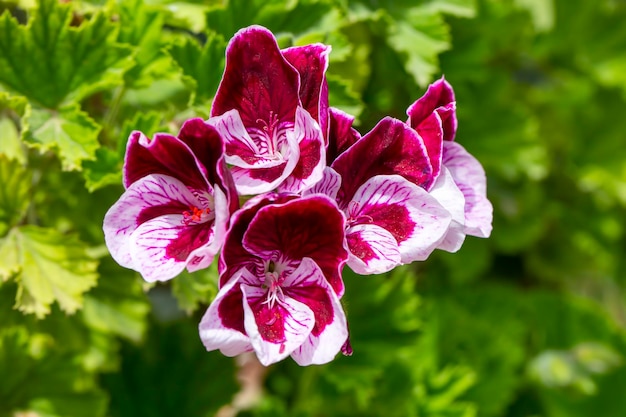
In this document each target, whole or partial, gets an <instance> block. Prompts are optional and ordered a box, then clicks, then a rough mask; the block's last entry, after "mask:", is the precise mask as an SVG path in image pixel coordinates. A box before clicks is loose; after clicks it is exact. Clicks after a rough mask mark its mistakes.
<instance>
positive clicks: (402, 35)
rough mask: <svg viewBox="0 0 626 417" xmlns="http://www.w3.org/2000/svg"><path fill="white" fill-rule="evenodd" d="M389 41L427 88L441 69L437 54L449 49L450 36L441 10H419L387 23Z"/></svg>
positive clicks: (405, 64)
mask: <svg viewBox="0 0 626 417" xmlns="http://www.w3.org/2000/svg"><path fill="white" fill-rule="evenodd" d="M387 42H388V44H389V47H391V48H392V49H394V50H395V51H396V52H398V53H399V54H400V55H401V56H402V57H403V60H404V67H405V69H406V71H407V72H408V73H409V74H410V75H411V76H412V77H413V78H414V79H415V82H416V83H417V84H418V85H420V86H421V87H426V85H428V83H429V82H430V81H431V80H432V79H433V76H434V75H435V74H436V73H437V72H438V71H439V60H438V55H439V54H440V53H442V52H443V51H446V50H447V49H449V48H450V35H449V33H448V27H447V26H446V24H445V23H444V21H443V17H442V16H441V15H440V14H439V13H433V12H427V11H425V10H422V9H416V10H411V11H409V13H408V16H407V17H406V20H399V21H396V22H395V24H390V25H389V26H388V37H387Z"/></svg>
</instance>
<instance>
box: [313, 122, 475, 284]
mask: <svg viewBox="0 0 626 417" xmlns="http://www.w3.org/2000/svg"><path fill="white" fill-rule="evenodd" d="M333 170H334V171H336V173H335V172H333ZM428 190H431V192H429V191H428ZM316 192H319V193H323V194H326V195H329V196H331V197H334V198H336V200H337V203H338V205H339V208H340V209H341V210H343V211H344V213H345V215H346V218H347V223H346V224H347V230H346V239H347V242H348V248H349V250H350V258H349V260H348V265H349V266H350V267H351V268H352V269H353V270H354V271H355V272H357V273H360V274H372V273H382V272H386V271H389V270H391V269H393V268H394V267H395V266H397V265H399V264H406V263H410V262H413V261H418V260H424V259H426V258H427V257H428V256H429V255H430V253H431V252H432V251H433V250H434V249H435V248H436V247H437V246H438V245H439V244H440V243H441V241H442V240H443V238H444V237H445V235H446V233H447V231H448V227H449V225H450V221H451V213H450V211H449V210H448V209H446V208H444V207H443V206H442V205H441V204H440V202H439V201H438V200H437V198H435V196H433V194H432V193H433V192H435V193H440V194H442V195H443V196H445V197H446V198H447V199H450V200H451V201H450V202H451V203H453V205H454V202H455V201H456V206H459V205H460V207H462V205H463V196H462V195H461V193H460V191H458V189H456V187H455V186H454V185H453V184H452V183H451V182H450V181H447V182H446V181H443V180H438V179H436V178H434V177H433V175H432V167H431V165H430V161H429V159H428V154H427V151H426V149H425V147H424V144H423V142H422V140H421V138H420V136H419V135H418V134H417V133H416V132H415V131H414V130H413V129H411V128H410V127H409V126H407V125H406V124H405V123H403V122H401V121H399V120H396V119H393V118H390V117H387V118H385V119H383V120H381V121H380V122H379V123H378V124H377V125H376V126H375V127H374V128H373V129H372V130H371V131H370V132H369V133H367V134H366V135H365V136H363V137H362V138H360V139H359V140H357V141H356V142H355V143H354V144H353V145H352V146H350V147H349V148H348V149H347V150H346V151H345V152H343V153H342V154H341V155H339V157H337V159H336V160H335V161H334V162H333V164H332V170H330V169H327V170H326V171H325V174H324V178H323V180H322V181H321V182H320V183H318V184H317V185H316V186H314V187H312V189H311V190H309V191H307V193H316Z"/></svg>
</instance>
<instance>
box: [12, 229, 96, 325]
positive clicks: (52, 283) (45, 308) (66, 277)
mask: <svg viewBox="0 0 626 417" xmlns="http://www.w3.org/2000/svg"><path fill="white" fill-rule="evenodd" d="M0 255H2V256H3V259H0V264H1V265H3V267H2V270H4V271H5V273H6V271H19V272H18V274H17V276H16V277H15V279H17V281H18V284H19V289H18V293H17V296H16V300H15V307H16V308H18V309H19V310H21V311H23V312H24V313H31V314H35V315H37V316H38V317H43V316H45V315H46V314H48V313H49V312H50V305H51V304H52V303H53V302H55V301H56V302H58V303H59V306H60V307H61V309H62V310H64V311H66V312H67V313H74V312H75V311H76V310H78V309H79V308H81V307H82V304H83V293H84V292H85V291H87V290H88V289H90V288H91V287H93V286H94V285H95V284H96V280H97V277H98V276H97V274H96V267H97V264H98V263H97V262H96V261H95V260H94V259H92V258H91V257H89V256H88V254H87V252H86V248H85V245H84V244H83V243H82V242H80V241H79V240H78V239H76V238H74V237H68V236H63V235H61V234H59V233H58V232H56V231H54V230H51V229H44V228H40V227H36V226H22V227H19V228H15V229H13V230H12V231H11V232H10V233H9V235H8V236H7V237H5V238H4V239H3V240H2V241H1V243H0ZM2 270H0V272H2Z"/></svg>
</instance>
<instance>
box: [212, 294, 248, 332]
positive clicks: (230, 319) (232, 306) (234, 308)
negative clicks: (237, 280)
mask: <svg viewBox="0 0 626 417" xmlns="http://www.w3.org/2000/svg"><path fill="white" fill-rule="evenodd" d="M217 312H218V315H219V316H220V318H221V320H222V325H223V326H224V327H228V328H230V329H234V330H238V331H240V332H241V333H243V334H246V330H245V328H244V324H243V294H242V293H241V288H240V287H239V284H237V285H235V286H234V287H233V288H232V289H231V290H230V291H229V292H228V293H227V294H226V295H225V296H224V298H223V299H222V301H221V302H220V304H219V306H218V310H217Z"/></svg>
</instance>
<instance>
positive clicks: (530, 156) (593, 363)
mask: <svg viewBox="0 0 626 417" xmlns="http://www.w3.org/2000/svg"><path fill="white" fill-rule="evenodd" d="M0 13H2V15H1V17H0V375H2V380H1V381H0V417H5V416H7V417H8V416H51V417H52V416H59V417H83V416H84V417H97V416H110V417H130V416H133V417H143V416H146V417H147V416H149V417H157V416H167V417H170V416H173V415H184V416H190V417H191V416H210V415H214V414H215V413H216V412H217V410H218V409H220V408H222V407H224V406H225V404H228V403H230V402H231V401H233V398H235V397H234V396H235V394H236V393H237V391H238V390H239V389H240V387H239V383H241V380H240V375H239V376H238V374H237V373H238V372H240V371H238V369H239V367H238V365H237V364H236V363H235V362H234V360H233V359H231V358H226V357H222V356H221V355H220V354H219V353H216V352H212V353H206V352H204V348H203V347H202V345H201V343H200V341H199V338H198V335H197V327H196V326H197V323H198V321H199V318H200V316H201V314H202V313H203V309H204V308H205V307H206V305H208V303H209V302H210V301H211V299H212V297H214V295H215V293H216V280H215V269H214V268H212V269H209V270H207V271H202V272H200V273H196V274H185V275H184V276H181V277H179V278H177V279H176V280H174V281H173V282H172V283H171V284H160V285H157V286H152V287H149V286H147V285H145V284H143V282H142V281H141V278H140V277H139V276H138V275H137V274H135V273H134V272H132V271H128V270H125V269H123V268H120V267H119V266H117V265H116V264H115V263H114V262H113V261H112V260H111V259H110V257H109V255H108V252H107V251H106V248H105V247H104V242H103V236H102V231H101V223H102V218H103V216H104V213H105V212H106V210H107V209H108V207H110V206H111V204H112V203H113V202H114V201H115V200H116V199H117V198H118V197H119V195H120V194H121V193H122V186H121V175H120V173H121V168H122V163H123V155H124V150H125V145H126V138H127V137H128V135H129V133H130V132H131V131H132V130H133V129H137V130H142V131H144V132H145V133H146V134H148V135H152V134H154V133H155V132H157V131H166V132H176V131H177V129H178V128H179V126H180V124H181V123H182V121H184V120H185V119H186V118H189V117H194V116H199V117H207V116H208V114H209V109H210V105H211V99H212V97H213V95H214V93H215V90H216V88H217V85H218V83H219V80H220V76H221V73H222V71H223V66H224V59H223V57H224V55H223V53H224V48H225V45H226V42H227V40H228V39H229V38H230V37H231V36H232V35H233V33H234V32H235V31H237V30H238V29H239V28H241V27H244V26H247V25H250V24H262V25H265V26H267V27H268V28H270V29H271V30H272V31H274V33H275V34H276V36H277V38H278V40H279V42H280V44H281V45H282V46H284V47H287V46H290V45H301V44H306V43H311V42H325V43H328V44H330V45H332V47H333V51H332V53H331V64H330V68H329V72H328V79H329V84H330V94H331V98H330V99H331V105H334V106H337V107H340V108H342V109H344V110H345V111H348V112H350V113H352V114H355V116H357V121H358V128H359V129H360V131H361V132H362V133H365V132H366V131H367V130H368V129H370V128H371V127H372V126H373V125H374V124H375V123H376V122H377V121H378V120H379V119H380V118H381V117H383V116H385V115H391V116H394V117H397V118H400V119H404V118H405V117H406V116H405V113H404V112H405V109H406V108H407V107H408V105H410V104H411V103H412V102H413V101H414V100H415V99H417V98H418V97H419V96H420V95H421V94H422V93H423V91H424V89H425V87H426V86H427V85H428V83H429V82H431V81H433V80H434V79H436V78H438V77H439V76H440V74H445V77H446V79H447V80H448V81H450V83H451V84H452V85H453V86H454V88H455V92H456V97H457V108H458V117H459V131H458V135H457V141H458V142H459V143H461V144H462V145H463V146H464V147H466V148H467V149H468V150H469V151H470V152H471V153H472V154H473V155H475V156H476V157H477V158H478V159H479V160H480V161H481V162H482V164H483V165H484V167H485V170H486V172H487V176H488V193H489V197H490V199H491V201H492V202H493V204H494V214H495V219H494V231H493V235H492V237H491V238H490V239H486V240H479V239H475V238H468V239H467V241H466V243H465V245H464V247H463V248H462V249H461V250H460V251H459V252H458V253H456V254H448V253H443V252H438V253H436V254H434V255H433V256H432V257H431V259H429V260H428V261H427V262H423V263H419V264H414V265H410V266H406V267H403V268H398V269H397V270H395V271H393V272H392V273H390V274H387V275H385V276H373V277H360V276H356V275H354V274H352V273H350V272H349V271H346V273H345V281H346V287H347V291H346V295H345V297H344V299H343V303H344V306H345V309H346V311H347V314H348V320H349V324H350V329H351V340H352V346H353V348H354V355H353V356H352V357H339V358H337V359H336V360H335V361H334V362H332V363H330V364H328V365H325V366H313V367H308V368H301V367H299V366H297V365H296V364H295V363H294V362H292V361H290V360H286V361H284V362H282V363H279V364H276V365H274V366H272V367H270V368H269V369H268V370H266V371H265V372H264V373H263V372H262V373H260V374H259V375H260V382H261V383H262V391H261V392H262V394H261V395H260V396H258V398H257V397H255V398H253V399H254V401H249V402H248V403H244V405H241V402H239V403H238V402H237V401H234V402H233V404H239V405H237V407H235V408H234V409H237V410H240V412H239V415H241V416H353V415H359V416H419V417H425V416H428V417H431V416H432V417H473V416H480V417H496V416H506V417H532V416H545V417H561V416H563V417H578V416H580V417H589V416H597V417H615V416H622V415H626V397H624V395H623V388H624V386H626V363H625V360H624V359H625V358H626V338H625V336H626V330H625V326H626V308H625V306H626V304H625V301H626V300H625V294H626V288H625V286H626V256H625V255H626V237H625V228H626V134H624V132H626V118H625V117H624V114H626V75H625V74H626V25H624V24H623V22H624V21H626V3H625V2H624V1H620V0H599V1H593V2H591V1H585V0H574V1H566V0H475V1H473V0H419V1H416V0H395V1H391V0H289V1H287V0H271V1H267V0H250V1H243V0H226V1H218V0H212V1H173V0H145V1H142V0H130V1H114V0H108V1H106V0H100V1H97V0H94V1H73V2H58V1H56V0H41V1H21V0H19V1H18V0H9V1H0ZM238 381H239V383H238ZM222 410H223V411H224V410H226V409H225V408H223V409H222ZM231 410H233V408H231ZM223 415H225V414H223Z"/></svg>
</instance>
